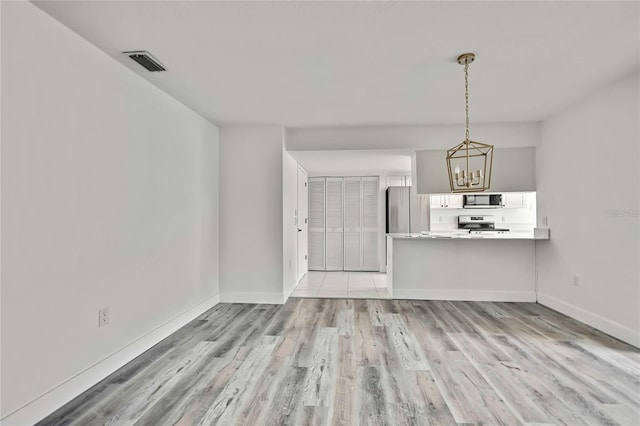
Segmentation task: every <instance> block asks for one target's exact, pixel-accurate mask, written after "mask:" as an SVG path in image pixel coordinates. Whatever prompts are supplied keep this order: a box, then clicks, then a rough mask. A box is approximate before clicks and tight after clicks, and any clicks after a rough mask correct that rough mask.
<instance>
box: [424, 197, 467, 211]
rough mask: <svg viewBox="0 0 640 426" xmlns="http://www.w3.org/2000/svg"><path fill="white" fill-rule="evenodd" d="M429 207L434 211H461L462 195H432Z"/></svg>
mask: <svg viewBox="0 0 640 426" xmlns="http://www.w3.org/2000/svg"><path fill="white" fill-rule="evenodd" d="M429 206H430V207H431V208H432V209H461V208H462V194H451V195H430V196H429Z"/></svg>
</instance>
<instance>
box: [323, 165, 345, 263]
mask: <svg viewBox="0 0 640 426" xmlns="http://www.w3.org/2000/svg"><path fill="white" fill-rule="evenodd" d="M343 184H344V183H343V180H342V178H330V177H328V178H327V186H326V188H327V195H326V203H327V209H326V218H327V219H326V222H325V223H326V234H325V241H326V248H325V253H326V258H325V259H326V260H325V262H326V268H325V269H326V270H327V271H342V270H343V269H342V268H343V256H344V255H343V251H342V248H343V222H342V215H343V211H342V203H343Z"/></svg>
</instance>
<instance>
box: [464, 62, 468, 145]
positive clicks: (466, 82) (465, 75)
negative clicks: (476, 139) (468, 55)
mask: <svg viewBox="0 0 640 426" xmlns="http://www.w3.org/2000/svg"><path fill="white" fill-rule="evenodd" d="M464 102H465V105H464V112H465V141H468V140H469V64H468V63H467V64H465V65H464Z"/></svg>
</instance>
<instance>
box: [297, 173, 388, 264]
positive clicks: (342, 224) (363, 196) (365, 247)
mask: <svg viewBox="0 0 640 426" xmlns="http://www.w3.org/2000/svg"><path fill="white" fill-rule="evenodd" d="M309 195H310V196H309V269H310V270H320V271H342V270H344V271H377V270H379V268H380V265H379V257H378V256H379V255H378V251H379V249H378V239H379V226H380V225H379V223H378V222H379V221H378V219H379V218H378V196H379V182H378V178H377V177H344V178H341V177H326V178H324V177H316V178H309Z"/></svg>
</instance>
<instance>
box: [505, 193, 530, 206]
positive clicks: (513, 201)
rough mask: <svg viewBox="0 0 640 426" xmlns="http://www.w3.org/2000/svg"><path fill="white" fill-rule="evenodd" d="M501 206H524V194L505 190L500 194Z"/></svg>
mask: <svg viewBox="0 0 640 426" xmlns="http://www.w3.org/2000/svg"><path fill="white" fill-rule="evenodd" d="M502 207H503V208H505V209H521V208H524V207H525V201H524V194H521V193H516V192H513V193H510V192H506V193H504V194H502Z"/></svg>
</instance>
